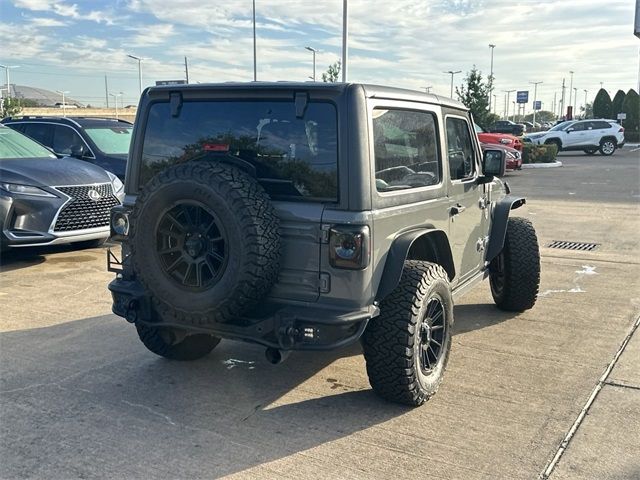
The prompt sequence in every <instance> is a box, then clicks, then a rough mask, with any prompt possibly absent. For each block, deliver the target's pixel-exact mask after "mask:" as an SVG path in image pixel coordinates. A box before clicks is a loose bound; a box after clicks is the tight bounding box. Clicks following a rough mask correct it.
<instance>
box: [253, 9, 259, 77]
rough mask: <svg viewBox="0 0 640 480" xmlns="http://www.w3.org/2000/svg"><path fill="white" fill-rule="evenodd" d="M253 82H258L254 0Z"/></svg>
mask: <svg viewBox="0 0 640 480" xmlns="http://www.w3.org/2000/svg"><path fill="white" fill-rule="evenodd" d="M253 81H254V82H256V81H258V56H257V54H256V0H253Z"/></svg>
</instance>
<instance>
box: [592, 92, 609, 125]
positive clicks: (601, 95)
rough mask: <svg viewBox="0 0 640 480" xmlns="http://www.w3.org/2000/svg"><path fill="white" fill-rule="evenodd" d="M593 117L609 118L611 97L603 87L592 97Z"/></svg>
mask: <svg viewBox="0 0 640 480" xmlns="http://www.w3.org/2000/svg"><path fill="white" fill-rule="evenodd" d="M593 117H594V118H611V97H610V96H609V93H608V92H607V91H606V90H605V89H604V88H601V89H600V90H599V91H598V94H597V95H596V98H594V99H593Z"/></svg>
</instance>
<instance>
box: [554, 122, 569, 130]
mask: <svg viewBox="0 0 640 480" xmlns="http://www.w3.org/2000/svg"><path fill="white" fill-rule="evenodd" d="M571 125H573V122H562V123H559V124H558V125H556V126H555V127H552V128H550V129H549V131H552V130H553V131H557V130H564V129H565V128H568V127H569V126H571Z"/></svg>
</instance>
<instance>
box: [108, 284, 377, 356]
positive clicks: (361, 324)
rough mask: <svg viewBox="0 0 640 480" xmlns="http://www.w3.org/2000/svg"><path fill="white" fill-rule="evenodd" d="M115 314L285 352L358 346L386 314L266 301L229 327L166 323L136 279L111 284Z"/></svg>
mask: <svg viewBox="0 0 640 480" xmlns="http://www.w3.org/2000/svg"><path fill="white" fill-rule="evenodd" d="M109 290H110V291H111V296H112V298H113V305H112V311H113V313H115V314H116V315H118V316H121V317H123V318H125V319H126V320H127V321H128V322H131V323H142V324H145V325H150V326H157V327H160V326H162V327H173V328H181V329H184V330H188V331H190V332H199V333H207V334H211V335H215V336H217V337H221V338H230V339H236V340H244V341H249V342H253V343H259V344H261V345H265V346H267V347H272V348H278V349H280V350H332V349H335V348H340V347H344V346H346V345H349V344H351V343H353V342H356V341H357V340H358V339H359V338H360V336H361V335H362V333H363V332H364V329H365V328H366V326H367V323H368V322H369V320H370V319H371V318H373V317H376V316H377V315H378V314H379V313H380V311H379V309H378V307H377V306H375V305H369V306H366V307H363V308H361V309H359V310H348V311H347V310H340V309H333V308H326V307H320V306H318V305H317V304H284V303H274V302H270V301H268V300H266V301H265V302H263V304H261V305H260V309H259V311H256V312H250V313H248V314H247V316H245V317H242V318H238V319H237V321H234V322H229V323H217V322H213V321H212V322H210V323H207V322H206V321H205V322H204V323H202V322H199V324H198V325H195V324H192V323H189V322H188V321H186V320H185V321H184V322H182V321H179V320H176V318H175V316H173V315H172V316H171V317H172V318H171V321H167V319H164V318H162V316H161V315H159V314H158V313H157V312H156V311H155V309H154V307H153V304H152V298H151V297H150V296H149V295H148V294H147V292H146V291H145V290H144V288H143V287H142V285H141V284H140V283H139V282H137V281H136V280H125V279H123V278H121V275H119V276H118V277H117V278H116V279H115V280H113V281H112V282H111V283H110V284H109Z"/></svg>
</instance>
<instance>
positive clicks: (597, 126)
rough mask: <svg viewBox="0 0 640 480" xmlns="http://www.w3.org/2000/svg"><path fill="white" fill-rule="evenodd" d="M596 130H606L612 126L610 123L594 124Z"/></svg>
mask: <svg viewBox="0 0 640 480" xmlns="http://www.w3.org/2000/svg"><path fill="white" fill-rule="evenodd" d="M592 123H593V129H594V130H605V129H609V128H611V124H610V123H608V122H592Z"/></svg>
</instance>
